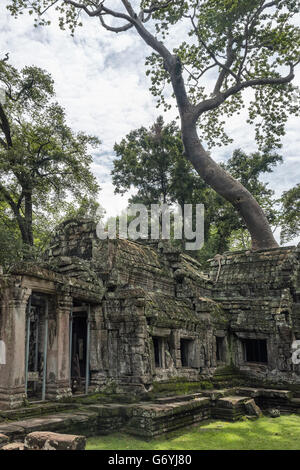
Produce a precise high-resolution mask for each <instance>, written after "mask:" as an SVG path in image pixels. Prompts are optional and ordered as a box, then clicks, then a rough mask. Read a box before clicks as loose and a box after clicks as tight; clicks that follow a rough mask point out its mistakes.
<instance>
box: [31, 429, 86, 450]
mask: <svg viewBox="0 0 300 470" xmlns="http://www.w3.org/2000/svg"><path fill="white" fill-rule="evenodd" d="M24 445H25V449H26V450H84V449H85V445H86V438H85V437H84V436H77V435H73V434H59V433H55V432H47V431H44V432H41V431H39V432H32V433H30V434H27V436H26V438H25V443H24Z"/></svg>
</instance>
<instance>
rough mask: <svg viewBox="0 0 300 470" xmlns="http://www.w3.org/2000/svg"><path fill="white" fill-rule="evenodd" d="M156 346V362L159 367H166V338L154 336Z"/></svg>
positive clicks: (156, 366)
mask: <svg viewBox="0 0 300 470" xmlns="http://www.w3.org/2000/svg"><path fill="white" fill-rule="evenodd" d="M152 341H153V348H154V364H155V368H157V369H164V368H165V342H164V338H160V337H158V336H153V337H152Z"/></svg>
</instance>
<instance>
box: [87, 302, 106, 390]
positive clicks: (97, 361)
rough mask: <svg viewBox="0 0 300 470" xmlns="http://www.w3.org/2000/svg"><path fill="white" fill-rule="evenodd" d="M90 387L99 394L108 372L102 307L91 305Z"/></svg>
mask: <svg viewBox="0 0 300 470" xmlns="http://www.w3.org/2000/svg"><path fill="white" fill-rule="evenodd" d="M90 335H91V336H90V387H89V390H90V391H93V392H97V391H99V390H101V387H102V386H103V385H105V384H106V381H107V371H106V370H105V368H104V363H103V357H102V351H103V347H104V348H106V344H107V334H106V330H105V329H104V322H103V313H102V307H101V305H91V331H90Z"/></svg>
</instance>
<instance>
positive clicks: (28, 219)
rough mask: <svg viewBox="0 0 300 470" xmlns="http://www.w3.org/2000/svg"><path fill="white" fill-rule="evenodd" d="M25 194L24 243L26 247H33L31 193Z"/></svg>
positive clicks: (26, 192) (28, 191)
mask: <svg viewBox="0 0 300 470" xmlns="http://www.w3.org/2000/svg"><path fill="white" fill-rule="evenodd" d="M24 193H25V230H26V241H25V240H23V241H24V242H25V243H27V244H28V245H31V246H33V233H32V191H31V190H30V189H29V190H26V191H24Z"/></svg>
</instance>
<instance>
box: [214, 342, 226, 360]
mask: <svg viewBox="0 0 300 470" xmlns="http://www.w3.org/2000/svg"><path fill="white" fill-rule="evenodd" d="M216 359H217V362H225V338H224V337H223V336H216Z"/></svg>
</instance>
